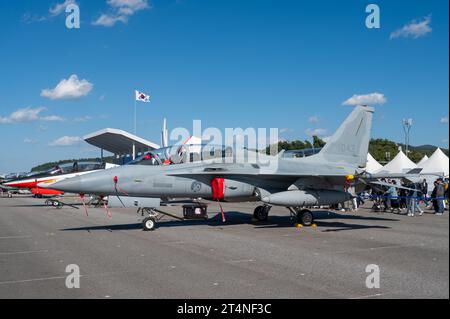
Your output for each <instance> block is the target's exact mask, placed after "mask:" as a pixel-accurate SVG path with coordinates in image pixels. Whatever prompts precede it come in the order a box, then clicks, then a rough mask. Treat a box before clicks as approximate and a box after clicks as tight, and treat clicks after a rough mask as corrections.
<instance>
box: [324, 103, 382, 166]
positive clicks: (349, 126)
mask: <svg viewBox="0 0 450 319" xmlns="http://www.w3.org/2000/svg"><path fill="white" fill-rule="evenodd" d="M374 111H375V109H374V108H373V107H369V106H360V105H359V106H356V107H355V109H354V110H353V111H352V113H350V115H349V116H348V117H347V119H346V120H345V121H344V122H343V123H342V125H341V126H340V127H339V128H338V130H337V131H336V133H334V135H333V136H331V137H330V139H329V140H328V142H327V144H326V145H325V146H324V148H323V149H322V150H321V151H320V153H319V154H318V155H319V156H322V157H323V158H324V159H325V160H327V161H329V162H343V163H346V164H349V165H354V166H357V167H361V168H362V167H365V166H366V162H367V153H368V151H369V142H370V132H371V129H372V115H373V112H374Z"/></svg>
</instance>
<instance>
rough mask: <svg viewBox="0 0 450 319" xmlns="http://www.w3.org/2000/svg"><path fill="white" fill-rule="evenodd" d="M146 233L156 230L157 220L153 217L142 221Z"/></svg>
mask: <svg viewBox="0 0 450 319" xmlns="http://www.w3.org/2000/svg"><path fill="white" fill-rule="evenodd" d="M142 227H143V229H144V231H153V230H155V229H156V220H155V219H154V218H153V217H147V218H145V219H144V220H143V221H142Z"/></svg>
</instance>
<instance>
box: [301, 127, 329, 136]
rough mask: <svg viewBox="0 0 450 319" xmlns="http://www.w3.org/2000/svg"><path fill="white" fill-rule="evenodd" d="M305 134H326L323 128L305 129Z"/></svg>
mask: <svg viewBox="0 0 450 319" xmlns="http://www.w3.org/2000/svg"><path fill="white" fill-rule="evenodd" d="M305 133H306V135H308V136H319V137H320V136H324V135H326V134H327V130H326V129H324V128H316V129H310V128H308V129H306V131H305Z"/></svg>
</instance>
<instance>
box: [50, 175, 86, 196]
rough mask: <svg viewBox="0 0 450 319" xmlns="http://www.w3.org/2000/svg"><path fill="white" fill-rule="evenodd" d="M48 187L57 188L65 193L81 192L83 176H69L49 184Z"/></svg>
mask: <svg viewBox="0 0 450 319" xmlns="http://www.w3.org/2000/svg"><path fill="white" fill-rule="evenodd" d="M47 188H51V189H55V190H58V191H62V192H65V193H79V192H80V191H81V178H80V177H79V176H77V177H73V178H68V179H65V180H62V181H59V182H56V183H54V184H51V185H48V186H47Z"/></svg>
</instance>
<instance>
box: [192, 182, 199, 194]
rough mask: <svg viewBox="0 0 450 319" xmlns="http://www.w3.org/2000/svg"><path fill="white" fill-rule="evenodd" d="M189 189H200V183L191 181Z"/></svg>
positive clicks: (197, 190) (195, 190)
mask: <svg viewBox="0 0 450 319" xmlns="http://www.w3.org/2000/svg"><path fill="white" fill-rule="evenodd" d="M191 189H192V190H193V191H194V192H196V193H197V192H199V191H200V190H201V189H202V184H201V183H199V182H193V183H192V185H191Z"/></svg>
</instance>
